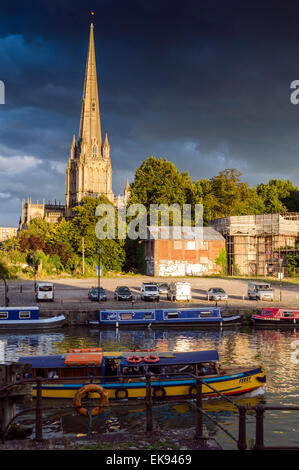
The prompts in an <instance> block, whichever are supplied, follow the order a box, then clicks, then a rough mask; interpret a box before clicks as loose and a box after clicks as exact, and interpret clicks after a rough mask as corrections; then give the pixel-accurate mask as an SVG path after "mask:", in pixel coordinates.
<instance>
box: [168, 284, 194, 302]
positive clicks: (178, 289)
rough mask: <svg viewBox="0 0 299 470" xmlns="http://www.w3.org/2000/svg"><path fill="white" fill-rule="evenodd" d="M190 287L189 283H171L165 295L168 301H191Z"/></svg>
mask: <svg viewBox="0 0 299 470" xmlns="http://www.w3.org/2000/svg"><path fill="white" fill-rule="evenodd" d="M191 298H192V295H191V285H190V284H189V282H183V281H181V282H172V283H171V284H170V286H169V292H168V293H167V299H168V300H188V302H189V301H190V300H191Z"/></svg>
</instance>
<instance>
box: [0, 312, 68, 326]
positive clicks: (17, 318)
mask: <svg viewBox="0 0 299 470" xmlns="http://www.w3.org/2000/svg"><path fill="white" fill-rule="evenodd" d="M65 320H66V318H65V316H64V315H57V316H55V317H47V318H40V316H39V307H35V306H33V307H0V330H25V329H26V330H35V329H42V330H44V329H50V328H57V327H60V326H63V325H64V324H65Z"/></svg>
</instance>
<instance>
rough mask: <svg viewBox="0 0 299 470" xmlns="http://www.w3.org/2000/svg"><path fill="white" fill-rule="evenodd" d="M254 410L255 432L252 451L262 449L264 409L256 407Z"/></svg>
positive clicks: (261, 406) (259, 406) (260, 406)
mask: <svg viewBox="0 0 299 470" xmlns="http://www.w3.org/2000/svg"><path fill="white" fill-rule="evenodd" d="M255 410H256V430H255V446H254V450H263V449H264V407H263V405H257V406H256V407H255Z"/></svg>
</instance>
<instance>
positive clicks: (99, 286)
mask: <svg viewBox="0 0 299 470" xmlns="http://www.w3.org/2000/svg"><path fill="white" fill-rule="evenodd" d="M98 255H99V265H98V302H100V300H101V294H100V289H101V249H100V248H99V249H98Z"/></svg>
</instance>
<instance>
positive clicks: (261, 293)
mask: <svg viewBox="0 0 299 470" xmlns="http://www.w3.org/2000/svg"><path fill="white" fill-rule="evenodd" d="M248 298H249V300H251V299H255V300H271V301H273V300H274V292H273V288H272V286H271V284H268V283H267V282H248Z"/></svg>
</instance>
